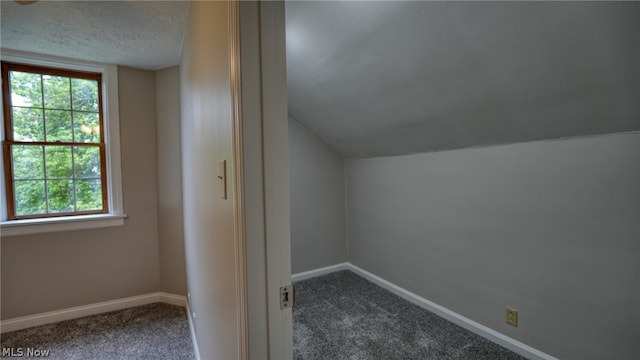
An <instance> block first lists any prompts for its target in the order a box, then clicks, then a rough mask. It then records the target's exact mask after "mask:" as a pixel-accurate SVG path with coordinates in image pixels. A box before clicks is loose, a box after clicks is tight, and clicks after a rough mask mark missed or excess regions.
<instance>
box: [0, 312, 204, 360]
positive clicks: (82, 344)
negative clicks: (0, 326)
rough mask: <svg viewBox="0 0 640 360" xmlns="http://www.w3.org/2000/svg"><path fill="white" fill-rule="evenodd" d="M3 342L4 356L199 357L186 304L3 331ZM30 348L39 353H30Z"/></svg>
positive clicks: (68, 359)
mask: <svg viewBox="0 0 640 360" xmlns="http://www.w3.org/2000/svg"><path fill="white" fill-rule="evenodd" d="M0 342H1V343H2V354H3V355H2V359H10V358H17V357H19V356H17V355H20V352H22V355H24V356H21V357H19V358H25V359H29V358H34V359H35V358H45V357H46V358H47V359H61V360H75V359H78V360H87V359H100V360H103V359H105V360H132V359H135V360H156V359H157V360H161V359H162V360H165V359H180V360H182V359H194V358H195V355H194V352H193V343H192V341H191V335H190V333H189V324H188V320H187V315H186V311H185V309H184V308H183V307H180V306H174V305H168V304H163V303H156V304H150V305H145V306H139V307H135V308H130V309H125V310H120V311H114V312H110V313H105V314H100V315H94V316H88V317H84V318H79V319H74V320H68V321H62V322H59V323H54V324H48V325H42V326H37V327H33V328H29V329H25V330H19V331H13V332H9V333H5V334H2V335H1V337H0ZM7 349H8V350H7ZM29 350H31V351H37V354H39V355H40V356H39V357H37V356H33V357H27V356H26V355H27V352H28V351H29ZM47 351H48V352H49V354H48V356H43V355H45V353H46V352H47ZM11 355H13V356H11Z"/></svg>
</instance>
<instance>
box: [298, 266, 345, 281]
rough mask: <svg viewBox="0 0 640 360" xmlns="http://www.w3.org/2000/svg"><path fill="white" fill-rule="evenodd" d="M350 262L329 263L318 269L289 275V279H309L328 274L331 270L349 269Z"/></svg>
mask: <svg viewBox="0 0 640 360" xmlns="http://www.w3.org/2000/svg"><path fill="white" fill-rule="evenodd" d="M351 266H352V265H351V264H350V263H348V262H343V263H340V264H335V265H330V266H326V267H323V268H319V269H314V270H309V271H304V272H300V273H296V274H292V275H291V281H300V280H306V279H311V278H314V277H318V276H322V275H326V274H330V273H332V272H337V271H342V270H351Z"/></svg>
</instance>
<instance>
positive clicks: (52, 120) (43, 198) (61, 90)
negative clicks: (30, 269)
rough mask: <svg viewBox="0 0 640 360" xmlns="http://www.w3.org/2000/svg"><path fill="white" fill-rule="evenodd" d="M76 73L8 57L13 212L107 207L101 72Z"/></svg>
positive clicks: (89, 210) (51, 212)
mask: <svg viewBox="0 0 640 360" xmlns="http://www.w3.org/2000/svg"><path fill="white" fill-rule="evenodd" d="M11 67H13V68H17V70H10V68H11ZM25 68H27V69H25ZM32 69H33V71H32ZM38 70H42V73H36V72H38ZM50 71H51V73H50ZM60 72H62V73H63V74H59V73H60ZM73 73H74V72H72V71H64V70H57V69H46V68H40V67H36V66H23V65H14V64H5V63H3V66H2V77H3V81H7V79H9V81H7V83H8V84H9V86H8V88H9V90H8V91H9V92H10V98H11V103H10V104H5V109H6V108H9V109H8V111H9V112H8V113H9V114H10V115H11V116H9V117H10V119H5V129H7V133H8V134H11V135H12V136H13V139H11V138H9V139H7V140H8V141H7V144H8V147H5V151H9V152H10V155H9V161H7V162H8V163H10V164H8V166H7V164H5V176H6V177H7V179H6V180H7V185H8V188H7V191H8V192H11V194H10V196H9V195H8V199H9V198H11V201H10V202H11V203H12V204H8V205H7V207H8V209H9V213H10V214H9V215H10V218H22V217H47V216H58V215H74V213H76V212H77V213H79V214H84V213H95V212H100V213H104V212H107V206H106V203H105V201H104V200H105V199H106V198H107V197H106V181H105V180H106V178H105V174H104V173H105V169H104V166H105V160H104V158H103V157H104V144H103V143H102V141H103V137H102V136H101V134H100V131H101V125H102V119H101V118H102V116H101V112H100V110H101V109H100V100H99V99H100V87H99V84H100V81H99V75H89V76H87V74H82V75H81V76H80V77H79V78H75V77H74V76H73ZM94 77H95V78H94ZM4 90H6V88H5V89H3V91H4ZM5 113H7V112H6V110H5ZM7 124H8V125H7ZM29 143H33V144H29ZM7 170H8V171H7ZM9 205H11V206H9Z"/></svg>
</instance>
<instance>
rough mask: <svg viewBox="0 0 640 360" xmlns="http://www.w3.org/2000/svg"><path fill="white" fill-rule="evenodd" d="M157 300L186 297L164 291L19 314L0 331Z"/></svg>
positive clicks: (180, 302)
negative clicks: (44, 311)
mask: <svg viewBox="0 0 640 360" xmlns="http://www.w3.org/2000/svg"><path fill="white" fill-rule="evenodd" d="M157 302H162V303H167V304H171V305H178V306H186V304H187V298H186V297H184V296H180V295H174V294H169V293H164V292H155V293H151V294H145V295H138V296H132V297H128V298H123V299H116V300H110V301H103V302H99V303H95V304H89V305H82V306H75V307H71V308H67V309H62V310H55V311H49V312H46V313H41V314H35V315H28V316H21V317H17V318H13V319H7V320H2V321H0V333H5V332H9V331H16V330H22V329H26V328H30V327H34V326H40V325H45V324H50V323H54V322H58V321H64V320H71V319H77V318H80V317H84V316H89V315H96V314H102V313H106V312H110V311H116V310H122V309H127V308H130V307H135V306H141V305H148V304H153V303H157Z"/></svg>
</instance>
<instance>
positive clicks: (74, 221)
mask: <svg viewBox="0 0 640 360" xmlns="http://www.w3.org/2000/svg"><path fill="white" fill-rule="evenodd" d="M0 58H1V59H2V61H7V62H14V63H20V64H26V65H36V66H47V67H56V68H63V69H69V70H77V71H88V72H94V73H101V74H102V94H103V104H104V109H103V111H104V127H105V129H108V131H106V132H105V144H106V151H105V154H106V163H107V189H108V190H107V194H108V198H109V213H108V214H97V215H78V216H62V217H51V218H38V219H24V220H8V219H7V197H6V188H5V176H4V166H3V163H2V161H3V159H2V157H0V172H1V173H2V176H0V194H1V195H2V203H1V204H0V234H1V235H2V237H3V238H4V237H8V236H17V235H28V234H39V233H49V232H58V231H72V230H82V229H94V228H102V227H111V226H122V225H123V224H124V219H125V218H126V215H125V213H124V208H123V202H122V174H121V173H122V170H121V165H120V118H119V113H120V111H119V107H118V67H117V65H111V64H101V63H94V62H88V61H80V60H73V59H65V58H60V57H54V56H46V55H39V54H32V53H25V52H17V51H10V50H5V49H2V52H1V55H0ZM0 108H2V98H1V97H0ZM0 120H1V121H0V122H2V123H4V114H3V112H2V111H0ZM3 132H4V126H0V135H1V136H2V139H4V134H3Z"/></svg>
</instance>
